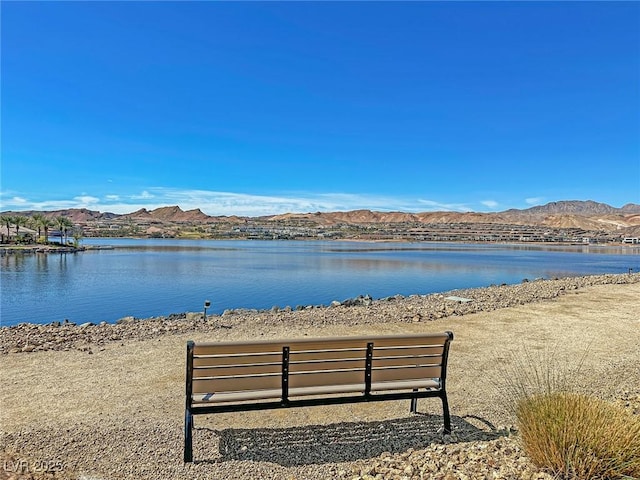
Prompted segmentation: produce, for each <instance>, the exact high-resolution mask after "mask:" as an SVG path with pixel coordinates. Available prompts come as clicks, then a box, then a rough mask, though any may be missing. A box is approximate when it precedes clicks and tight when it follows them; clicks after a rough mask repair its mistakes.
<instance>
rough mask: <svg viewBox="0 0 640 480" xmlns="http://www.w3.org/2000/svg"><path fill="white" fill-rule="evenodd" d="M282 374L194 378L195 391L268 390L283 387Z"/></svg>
mask: <svg viewBox="0 0 640 480" xmlns="http://www.w3.org/2000/svg"><path fill="white" fill-rule="evenodd" d="M281 386H282V380H281V376H280V375H260V376H249V377H223V378H213V379H211V378H209V379H207V378H194V379H193V393H194V394H196V393H215V392H235V391H241V390H268V389H277V388H281Z"/></svg>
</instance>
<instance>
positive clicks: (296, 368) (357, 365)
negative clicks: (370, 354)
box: [289, 357, 365, 378]
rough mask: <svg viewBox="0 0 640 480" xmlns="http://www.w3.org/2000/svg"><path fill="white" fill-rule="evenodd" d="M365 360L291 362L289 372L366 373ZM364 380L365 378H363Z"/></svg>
mask: <svg viewBox="0 0 640 480" xmlns="http://www.w3.org/2000/svg"><path fill="white" fill-rule="evenodd" d="M364 368H365V359H364V357H362V358H351V359H346V360H342V359H333V360H330V361H327V360H322V361H316V362H313V361H306V362H289V372H290V374H291V373H301V372H314V371H319V370H353V369H360V370H362V371H364ZM363 378H364V377H363Z"/></svg>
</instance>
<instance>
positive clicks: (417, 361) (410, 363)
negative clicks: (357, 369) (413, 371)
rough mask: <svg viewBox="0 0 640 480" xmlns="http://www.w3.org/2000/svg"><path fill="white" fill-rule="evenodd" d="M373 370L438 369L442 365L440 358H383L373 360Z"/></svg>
mask: <svg viewBox="0 0 640 480" xmlns="http://www.w3.org/2000/svg"><path fill="white" fill-rule="evenodd" d="M372 365H373V368H376V367H416V366H433V367H438V368H440V365H442V357H440V356H438V357H417V356H416V357H414V356H409V357H389V358H387V357H385V358H374V359H373V363H372Z"/></svg>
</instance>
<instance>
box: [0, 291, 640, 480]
mask: <svg viewBox="0 0 640 480" xmlns="http://www.w3.org/2000/svg"><path fill="white" fill-rule="evenodd" d="M444 330H452V331H453V332H454V334H455V340H454V341H453V343H452V346H451V352H450V359H449V379H448V392H449V401H450V408H451V413H452V415H453V416H454V434H455V433H456V431H457V436H456V435H454V437H453V440H448V441H444V446H443V445H442V444H443V441H442V440H441V439H438V438H437V437H436V436H435V432H436V430H437V428H438V427H439V425H441V415H442V412H441V409H440V404H439V401H438V400H432V399H426V400H421V401H420V405H419V410H420V411H421V412H422V413H423V414H424V413H426V415H421V416H411V415H409V413H408V407H409V405H408V402H381V403H377V404H359V405H346V406H331V407H313V408H306V409H291V410H278V411H269V412H259V413H237V414H221V415H216V416H206V417H197V418H196V421H195V425H196V433H195V437H194V449H195V451H194V455H195V458H196V459H198V460H199V462H196V463H195V464H193V465H187V466H184V465H183V464H182V426H183V415H184V357H185V343H186V341H187V340H188V339H194V340H206V341H213V340H229V339H251V338H256V337H260V338H268V337H271V338H294V337H302V336H333V335H362V334H393V333H401V332H437V331H444ZM525 353H526V355H530V356H532V357H534V358H536V359H541V360H540V361H542V362H546V361H549V362H552V363H553V368H556V367H557V368H560V369H568V370H571V369H573V368H574V367H577V365H578V364H580V363H582V365H581V368H580V372H579V373H578V374H577V375H572V378H573V379H574V380H576V382H577V384H579V385H580V386H581V387H580V388H585V389H587V390H588V391H590V392H592V393H594V394H595V395H597V396H599V397H602V398H605V399H608V400H612V401H614V402H616V403H618V404H621V405H623V406H627V407H628V408H630V409H631V410H634V409H635V412H636V413H638V408H639V407H638V406H639V405H640V368H639V367H638V366H639V365H640V283H634V284H623V285H596V286H590V287H587V288H583V289H578V290H575V291H571V292H567V293H566V294H564V295H562V296H560V297H558V298H556V299H553V300H545V301H542V302H539V303H531V304H526V305H521V306H517V307H509V308H504V309H501V310H496V311H493V312H481V313H475V314H469V315H464V316H453V317H447V318H443V319H440V320H436V321H429V322H418V323H406V322H403V323H394V322H385V323H376V324H373V325H371V324H366V325H339V324H336V325H328V326H323V327H313V326H304V327H300V326H297V325H295V324H286V325H285V324H283V325H271V326H270V327H269V329H268V331H261V330H260V326H259V325H254V326H251V325H246V326H243V327H242V328H233V329H225V328H220V329H219V330H216V331H215V335H212V334H211V333H207V334H203V333H192V334H186V335H185V334H180V335H168V336H164V337H160V338H154V339H148V340H143V341H136V340H127V341H125V342H122V343H120V342H116V343H110V344H107V345H104V346H101V347H100V348H99V349H93V351H92V354H88V353H87V352H83V351H79V350H71V351H43V352H33V353H28V354H27V353H19V354H10V355H2V356H1V357H0V405H1V407H2V408H1V410H0V424H1V429H2V434H1V436H0V442H1V443H0V448H1V449H2V451H4V452H8V453H10V454H11V455H10V456H9V457H5V458H8V459H9V463H7V460H5V462H4V468H3V469H0V479H2V478H12V477H11V475H13V474H14V473H15V470H16V469H17V468H16V467H17V466H18V462H19V461H22V462H23V464H22V465H23V466H25V465H26V467H25V468H23V469H22V472H23V474H25V475H26V474H27V472H31V473H36V474H38V473H39V472H47V474H48V475H50V476H54V477H55V478H83V479H85V480H86V479H92V480H97V479H106V478H140V479H142V478H321V477H324V478H333V477H335V478H342V477H344V478H351V477H352V476H353V475H354V472H355V474H356V477H358V474H357V472H360V474H362V472H361V471H360V470H361V466H362V465H365V464H366V463H367V462H369V461H371V459H372V458H374V457H378V456H380V455H382V454H383V453H384V452H389V454H398V455H399V454H402V452H406V451H407V450H409V449H433V448H434V445H436V444H437V445H440V447H442V448H444V447H445V446H446V444H447V443H455V444H458V445H468V448H470V449H472V448H475V447H474V445H477V442H492V441H495V439H496V438H499V437H502V436H503V434H502V433H501V432H506V431H508V430H502V429H501V427H504V426H511V425H513V424H514V423H515V420H514V418H513V416H512V415H511V413H510V412H509V408H508V407H509V405H508V401H507V400H506V399H505V398H504V385H503V384H502V381H503V379H504V375H505V372H508V371H509V369H510V368H511V367H512V366H513V364H514V361H517V359H522V358H523V355H525ZM536 361H538V360H536ZM345 429H346V430H345ZM380 431H386V432H387V434H385V435H379V432H380ZM425 431H426V432H425ZM372 432H373V433H372ZM375 432H378V433H375ZM402 432H404V433H405V434H406V435H405V436H404V437H403V436H402V435H401V433H402ZM407 432H408V434H407ZM505 435H506V434H505ZM336 438H339V439H344V438H347V441H345V442H344V445H343V443H341V442H340V441H338V442H337V444H336V441H335V439H336ZM349 439H350V440H349ZM498 441H499V440H498ZM506 441H511V440H506ZM292 442H293V443H292ZM296 442H297V443H296ZM469 442H471V443H469ZM474 442H475V443H474ZM347 444H349V446H348V447H347V446H345V445H347ZM336 445H337V446H336ZM507 447H509V446H508V445H507ZM509 448H510V449H511V447H509ZM514 448H515V447H514ZM518 458H520V455H518ZM19 459H22V460H19ZM25 459H26V460H25ZM518 461H520V460H518ZM13 462H15V463H13ZM24 462H27V463H28V462H31V463H28V464H25V463H24ZM58 465H60V467H58ZM7 467H10V468H11V469H13V472H12V471H10V469H9V468H7ZM36 467H42V468H41V469H40V470H39V471H38V468H36ZM496 468H497V467H496ZM452 471H453V472H454V476H452V477H446V476H441V477H438V476H436V475H435V474H434V476H433V477H424V478H463V477H462V476H456V475H455V471H456V470H455V468H454V469H453V470H452ZM3 475H4V476H3ZM36 476H37V475H36ZM15 478H29V477H28V475H27V476H23V477H20V476H19V475H18V476H16V477H15ZM44 478H47V477H44ZM389 478H391V477H389ZM407 478H411V476H408V477H407ZM416 478H419V477H416ZM487 478H493V477H487ZM499 478H502V477H499ZM504 478H510V477H508V476H505V477H504ZM511 478H524V476H522V477H518V476H516V477H511ZM530 478H544V477H542V476H540V477H530Z"/></svg>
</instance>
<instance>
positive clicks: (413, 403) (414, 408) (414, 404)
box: [409, 388, 418, 413]
mask: <svg viewBox="0 0 640 480" xmlns="http://www.w3.org/2000/svg"><path fill="white" fill-rule="evenodd" d="M413 391H414V392H417V391H418V389H417V388H414V389H413ZM417 412H418V399H417V398H412V399H411V408H410V409H409V413H417Z"/></svg>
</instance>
